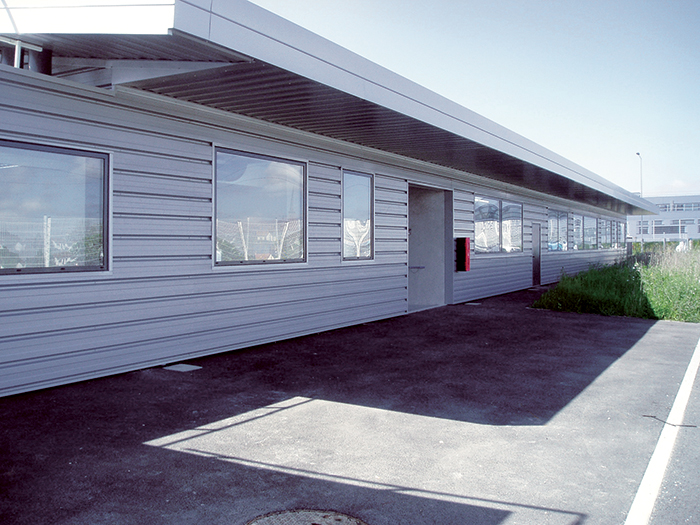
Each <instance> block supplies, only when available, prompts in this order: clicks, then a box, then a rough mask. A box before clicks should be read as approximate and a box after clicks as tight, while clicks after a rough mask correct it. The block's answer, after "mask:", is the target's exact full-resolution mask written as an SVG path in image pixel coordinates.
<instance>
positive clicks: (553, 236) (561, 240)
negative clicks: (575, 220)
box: [548, 210, 569, 252]
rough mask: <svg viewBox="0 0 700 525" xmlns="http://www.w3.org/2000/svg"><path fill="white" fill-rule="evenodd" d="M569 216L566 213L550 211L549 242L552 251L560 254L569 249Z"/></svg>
mask: <svg viewBox="0 0 700 525" xmlns="http://www.w3.org/2000/svg"><path fill="white" fill-rule="evenodd" d="M568 220H569V216H568V214H567V213H566V212H565V211H557V210H549V242H548V247H549V250H550V251H555V252H560V251H566V249H567V244H568V240H567V236H568Z"/></svg>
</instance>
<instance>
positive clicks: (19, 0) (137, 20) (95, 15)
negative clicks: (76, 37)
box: [0, 0, 176, 35]
mask: <svg viewBox="0 0 700 525" xmlns="http://www.w3.org/2000/svg"><path fill="white" fill-rule="evenodd" d="M175 2H176V0H150V1H148V2H144V1H143V0H141V1H136V0H72V1H70V0H3V2H2V4H1V5H2V6H3V7H0V33H15V34H23V33H24V34H27V33H64V34H80V33H82V34H95V33H98V34H139V35H164V34H168V31H169V30H170V29H171V28H172V27H173V21H174V19H175Z"/></svg>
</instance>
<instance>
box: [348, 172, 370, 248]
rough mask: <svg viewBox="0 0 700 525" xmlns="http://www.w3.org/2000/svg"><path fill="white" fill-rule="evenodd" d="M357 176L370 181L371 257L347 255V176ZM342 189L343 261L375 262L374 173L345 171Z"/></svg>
mask: <svg viewBox="0 0 700 525" xmlns="http://www.w3.org/2000/svg"><path fill="white" fill-rule="evenodd" d="M346 175H350V176H355V177H366V178H368V179H369V180H370V183H369V221H370V243H369V255H367V256H360V257H348V256H346V255H345V176H346ZM341 177H342V188H341V191H342V193H341V206H342V217H341V224H342V226H341V228H342V232H341V233H342V243H341V255H342V259H343V261H348V262H350V261H372V260H374V243H375V216H374V199H375V197H374V191H375V188H374V185H375V176H374V174H373V173H364V172H361V171H356V170H345V169H344V170H343V171H342V174H341Z"/></svg>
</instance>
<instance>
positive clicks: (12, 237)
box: [0, 141, 109, 273]
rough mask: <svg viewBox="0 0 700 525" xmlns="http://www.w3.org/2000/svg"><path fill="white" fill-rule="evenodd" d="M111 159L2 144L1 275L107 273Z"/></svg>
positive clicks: (0, 198)
mask: <svg viewBox="0 0 700 525" xmlns="http://www.w3.org/2000/svg"><path fill="white" fill-rule="evenodd" d="M108 159H109V157H108V155H106V154H101V153H91V152H87V151H78V150H69V149H64V148H56V147H48V146H39V145H32V144H25V143H19V142H11V141H0V273H38V272H64V271H91V270H106V269H107V244H106V239H107V204H106V203H107V192H108V184H107V174H108V172H109V169H108Z"/></svg>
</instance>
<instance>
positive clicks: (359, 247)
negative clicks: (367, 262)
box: [343, 171, 373, 259]
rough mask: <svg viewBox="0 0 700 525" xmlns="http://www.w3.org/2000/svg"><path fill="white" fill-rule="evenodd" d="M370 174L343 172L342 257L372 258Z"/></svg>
mask: <svg viewBox="0 0 700 525" xmlns="http://www.w3.org/2000/svg"><path fill="white" fill-rule="evenodd" d="M372 189H373V188H372V176H371V175H365V174H362V173H352V172H349V171H346V172H343V258H345V259H370V258H372Z"/></svg>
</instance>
